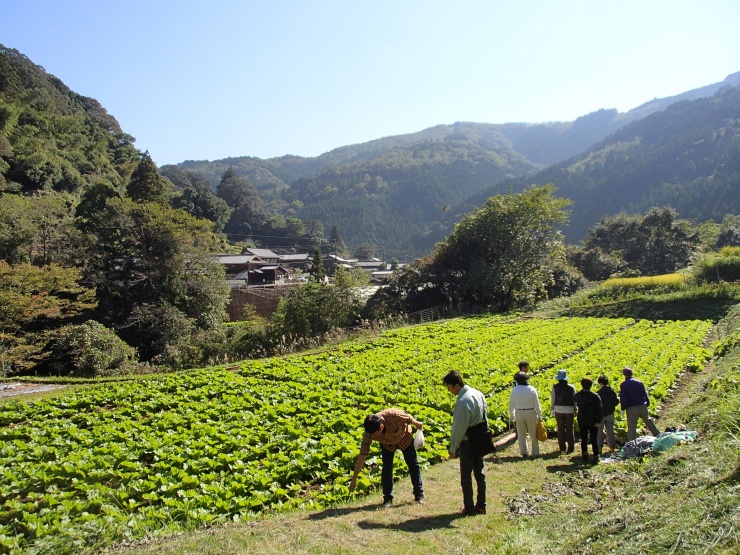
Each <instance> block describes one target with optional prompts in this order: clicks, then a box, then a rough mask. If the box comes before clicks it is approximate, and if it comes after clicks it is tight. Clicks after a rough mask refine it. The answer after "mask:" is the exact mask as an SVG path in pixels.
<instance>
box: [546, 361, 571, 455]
mask: <svg viewBox="0 0 740 555" xmlns="http://www.w3.org/2000/svg"><path fill="white" fill-rule="evenodd" d="M555 379H556V380H557V381H558V383H556V384H555V385H553V386H552V390H551V391H550V408H551V410H552V413H553V415H554V416H555V421H556V422H557V424H558V446H560V452H561V453H563V452H565V447H566V445H567V447H568V453H572V452H573V451H574V449H575V443H576V437H575V434H574V433H573V417H574V416H575V413H576V404H575V402H574V401H573V398H574V397H575V394H576V388H575V387H573V386H572V385H570V384H569V383H568V372H566V371H565V370H563V369H560V370H558V372H557V374H555Z"/></svg>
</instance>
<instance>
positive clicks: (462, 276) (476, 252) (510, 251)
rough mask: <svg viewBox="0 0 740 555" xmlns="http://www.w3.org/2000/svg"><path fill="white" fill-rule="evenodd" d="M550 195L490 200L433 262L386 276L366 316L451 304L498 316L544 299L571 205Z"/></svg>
mask: <svg viewBox="0 0 740 555" xmlns="http://www.w3.org/2000/svg"><path fill="white" fill-rule="evenodd" d="M554 190H555V189H554V187H552V186H551V185H545V186H541V187H531V188H530V189H527V190H526V191H524V192H522V193H519V194H513V195H505V196H503V195H502V196H495V197H491V198H490V199H488V200H487V201H486V203H485V205H484V206H483V207H482V208H480V209H479V210H476V211H475V212H473V213H471V214H469V215H467V216H465V217H464V218H463V219H462V220H461V221H460V222H459V223H458V224H457V226H456V227H455V231H454V232H453V233H452V234H451V235H450V237H449V238H448V239H447V240H446V241H444V242H442V243H440V244H439V245H438V246H437V249H436V250H435V253H434V255H433V256H432V257H430V258H429V259H427V260H424V261H421V262H419V263H417V264H413V265H411V266H408V267H406V268H403V269H402V270H401V271H400V272H399V274H398V275H397V276H395V277H394V278H392V279H391V282H390V283H389V286H388V288H387V290H382V289H381V291H379V292H378V293H377V298H376V299H374V300H373V302H372V303H370V306H369V308H368V313H369V314H374V315H378V314H382V313H398V312H408V311H413V310H419V309H421V308H427V307H429V306H435V305H439V304H444V305H451V304H457V303H470V304H472V305H476V306H479V307H490V308H492V309H494V310H497V311H504V310H509V309H511V308H514V307H516V306H520V305H523V304H526V303H527V302H531V301H532V300H534V299H535V298H537V297H538V296H545V295H546V289H547V287H548V285H551V284H552V282H553V279H554V278H553V276H554V271H555V268H556V267H557V264H558V262H559V261H560V260H562V258H563V257H564V245H563V239H562V235H561V234H560V233H559V232H558V231H557V229H556V226H558V225H561V224H563V223H564V222H565V221H566V220H567V211H566V208H567V206H568V205H569V204H570V202H569V201H568V200H566V199H562V198H557V197H555V196H554ZM394 297H395V298H394ZM383 301H385V302H383Z"/></svg>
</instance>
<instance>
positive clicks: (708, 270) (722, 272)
mask: <svg viewBox="0 0 740 555" xmlns="http://www.w3.org/2000/svg"><path fill="white" fill-rule="evenodd" d="M723 250H724V249H723ZM728 250H729V249H728ZM694 278H695V279H696V280H697V282H699V283H721V282H733V281H740V255H735V254H734V253H732V251H730V255H729V256H723V255H722V253H720V254H719V255H716V254H710V255H707V256H705V257H704V258H702V259H701V260H699V262H697V264H696V265H695V266H694Z"/></svg>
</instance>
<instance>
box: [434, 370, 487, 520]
mask: <svg viewBox="0 0 740 555" xmlns="http://www.w3.org/2000/svg"><path fill="white" fill-rule="evenodd" d="M442 383H443V384H444V385H445V386H446V387H447V391H449V392H450V393H451V394H452V395H455V397H456V400H455V406H454V408H453V409H452V431H451V432H450V446H449V453H450V458H452V459H456V458H458V457H460V486H461V487H462V491H463V507H462V514H463V515H465V516H472V515H479V514H483V515H484V514H486V474H485V472H484V470H483V468H484V463H483V456H482V455H477V454H476V453H475V452H474V450H473V446H472V445H471V441H470V438H469V437H468V434H469V433H471V432H470V429H471V428H476V427H480V426H484V427H486V428H487V427H488V406H487V404H486V397H485V395H483V393H481V392H480V391H478V390H477V389H475V388H473V387H470V386H469V385H466V384H465V382H464V381H463V379H462V376H461V375H460V373H459V372H458V371H456V370H450V371H449V372H448V373H447V375H446V376H445V377H444V378H442ZM471 474H472V475H473V476H474V477H475V483H476V487H477V490H478V491H477V495H476V498H475V504H473V480H472V478H471Z"/></svg>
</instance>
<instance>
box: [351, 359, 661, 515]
mask: <svg viewBox="0 0 740 555" xmlns="http://www.w3.org/2000/svg"><path fill="white" fill-rule="evenodd" d="M622 373H623V375H624V381H623V382H622V384H621V386H620V392H619V396H617V393H616V392H615V391H614V390H613V389H612V388H611V387H610V386H609V379H608V378H607V377H606V376H605V375H603V374H602V375H601V376H599V378H598V383H599V386H600V388H599V390H598V391H597V392H595V393H594V392H592V391H591V388H592V386H593V380H592V379H590V378H582V379H581V390H580V391H576V389H575V387H574V386H573V385H571V384H569V383H568V373H567V371H566V370H558V371H557V373H556V374H555V380H556V383H555V384H554V385H553V387H552V389H551V392H550V406H551V410H552V413H553V415H554V417H555V421H556V423H557V437H558V446H559V448H560V452H561V453H567V454H569V453H573V452H574V450H575V433H574V429H573V422H574V420H577V422H578V427H579V429H580V434H581V455H582V459H583V460H584V461H587V460H588V447H589V445H590V446H591V450H592V453H593V458H592V461H593V462H594V463H597V462H598V461H599V455H600V452H601V448H602V447H603V445H604V443H606V444H607V445H608V447H609V449H610V451H614V450H615V448H616V438H615V436H614V411H615V410H616V407H617V406H618V405H621V409H622V410H623V411H625V412H626V414H627V440H628V441H629V440H632V439H635V438H636V437H637V421H638V419H642V420H643V422H644V423H645V425H646V426H647V427H648V429H649V430H650V432H651V433H652V434H653V435H656V436H657V435H658V433H659V432H658V429H657V427H656V426H655V423H654V422H653V420H652V419H651V418H650V415H649V413H648V406H649V405H650V401H649V399H648V396H647V391H646V390H645V386H644V385H643V383H642V382H641V381H640V380H638V379H636V378H634V377H633V373H632V369H631V368H624V369H623V370H622ZM514 381H515V383H516V385H515V386H514V388H513V390H512V391H511V395H510V396H509V417H510V419H511V420H512V421H513V422H515V423H516V431H517V436H518V442H519V452H520V454H521V456H522V457H524V458H526V457H529V456H530V453H531V456H532V457H536V456H538V455H539V443H538V440H537V433H536V430H537V424H538V422H540V421H542V409H541V407H540V401H539V396H538V395H537V390H536V389H535V388H534V387H532V386H531V385H529V363H528V362H527V361H520V362H519V371H518V372H517V373H516V374H515V375H514ZM442 383H443V384H444V385H445V386H446V387H447V390H448V391H449V392H450V393H451V394H452V395H455V396H456V401H455V406H454V408H453V411H452V430H451V432H450V444H449V454H450V457H451V458H459V459H460V485H461V487H462V492H463V506H462V514H464V515H476V514H485V513H486V476H485V472H484V464H483V456H482V455H477V454H476V453H475V452H474V449H473V446H472V444H471V441H470V439H469V435H470V432H471V431H472V430H470V429H471V428H473V429H474V430H475V429H477V428H480V427H481V426H483V427H485V428H488V407H487V405H486V397H485V395H484V394H483V393H481V392H480V391H478V390H477V389H475V388H473V387H470V386H469V385H466V384H465V382H464V381H463V379H462V376H461V375H460V373H459V372H457V371H454V370H453V371H450V372H449V373H447V375H445V376H444V378H443V379H442ZM412 426H413V427H415V428H416V429H417V430H421V429H422V428H423V424H422V423H421V422H420V421H418V420H416V418H414V417H413V416H411V415H410V414H408V413H407V412H405V411H403V410H401V409H397V408H389V409H385V410H383V411H380V412H379V413H376V414H371V415H368V416H367V417H366V418H365V422H364V425H363V427H364V430H365V431H364V434H363V436H362V442H361V444H360V455H359V457H358V458H357V461H356V463H355V467H354V473H353V475H352V479H351V481H350V485H349V490H350V491H353V490H354V489H355V488H356V486H357V477H358V475H359V474H360V472H361V471H362V468H363V466H364V464H365V460H366V459H367V457H368V456H369V454H370V445H371V443H372V442H373V441H377V442H379V443H380V445H381V453H382V460H383V468H382V471H381V484H382V489H383V505H382V506H383V507H389V506H391V504H392V503H393V457H394V455H395V452H396V450H400V451H401V453H402V454H403V458H404V460H405V461H406V464H407V466H408V468H409V476H410V478H411V484H412V486H413V491H414V499H415V500H416V502H417V503H424V501H425V498H424V487H423V484H422V479H421V470H420V466H419V461H418V458H417V453H416V448H415V446H414V441H413V439H414V436H413V432H412ZM527 438H529V446H530V447H531V448H528V442H527ZM473 479H475V484H476V491H475V492H474V491H473Z"/></svg>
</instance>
